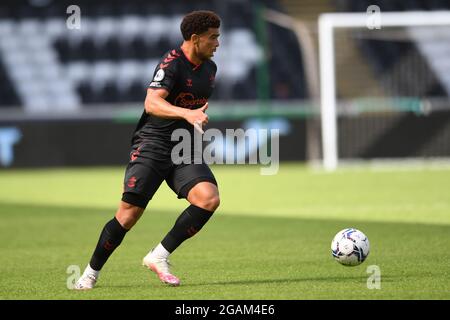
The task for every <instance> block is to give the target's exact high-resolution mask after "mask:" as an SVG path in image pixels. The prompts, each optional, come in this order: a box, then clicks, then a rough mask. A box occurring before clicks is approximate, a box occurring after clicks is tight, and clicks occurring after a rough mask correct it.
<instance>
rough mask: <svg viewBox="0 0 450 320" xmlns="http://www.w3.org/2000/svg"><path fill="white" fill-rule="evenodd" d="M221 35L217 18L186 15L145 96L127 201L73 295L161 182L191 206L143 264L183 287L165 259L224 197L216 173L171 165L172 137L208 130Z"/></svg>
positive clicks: (91, 281)
mask: <svg viewBox="0 0 450 320" xmlns="http://www.w3.org/2000/svg"><path fill="white" fill-rule="evenodd" d="M219 27H220V18H219V17H218V16H217V15H216V14H215V13H214V12H211V11H194V12H191V13H189V14H188V15H186V16H185V17H184V18H183V21H182V22H181V33H182V35H183V39H184V41H183V43H182V45H181V47H180V48H177V49H173V50H170V51H169V52H167V53H166V54H165V55H164V56H163V58H162V59H161V61H160V63H159V64H158V65H157V67H156V69H155V72H154V75H153V80H152V82H151V83H150V86H149V88H148V90H147V96H146V98H145V110H144V112H143V114H142V116H141V119H140V120H139V123H138V125H137V127H136V130H135V132H134V134H133V138H132V151H131V152H130V161H129V163H128V166H127V168H126V172H125V179H124V192H123V195H122V200H121V202H120V205H119V208H118V210H117V213H116V215H115V217H114V218H113V219H112V220H110V221H109V222H107V223H106V225H105V226H104V228H103V230H102V232H101V234H100V239H99V240H98V243H97V246H96V248H95V250H94V253H93V255H92V258H91V260H90V262H89V264H88V266H87V267H86V269H85V271H84V273H83V275H82V276H81V277H80V279H79V280H78V281H77V283H76V284H75V289H78V290H86V289H92V288H93V287H94V285H95V284H96V282H97V280H98V277H99V273H100V270H101V269H102V267H103V265H104V264H105V263H106V261H107V259H108V258H109V256H110V255H111V254H112V253H113V251H114V250H115V249H116V248H117V247H118V246H119V245H120V243H121V242H122V240H123V238H124V237H125V235H126V233H127V232H128V231H129V230H130V229H131V228H132V227H133V226H134V224H135V223H136V222H137V221H138V220H139V218H140V217H141V215H142V214H143V212H144V210H145V208H146V206H147V204H148V202H149V201H150V200H151V199H152V197H153V195H154V194H155V192H156V191H157V190H158V188H159V186H160V185H161V183H162V182H163V181H164V180H165V181H166V183H167V184H168V185H169V187H170V188H171V189H172V190H173V191H174V192H175V193H176V194H177V195H178V198H185V199H187V201H188V202H189V203H190V205H189V206H188V207H187V208H186V209H185V210H184V211H183V212H182V213H181V215H180V216H179V217H178V219H177V220H176V222H175V225H174V226H173V228H172V229H171V230H170V231H169V232H168V233H167V235H166V236H165V237H164V238H163V239H162V241H161V242H160V243H159V244H158V245H157V246H156V247H155V248H154V249H153V250H151V251H150V252H149V253H148V254H147V255H146V256H145V257H144V258H143V262H142V263H143V265H144V266H146V267H148V268H149V269H150V270H152V271H153V272H155V273H156V274H157V276H158V277H159V279H160V280H161V281H162V282H164V283H166V284H169V285H172V286H177V285H179V284H180V280H179V279H178V278H177V277H176V276H174V275H173V274H172V273H171V272H170V268H169V263H168V257H169V255H170V254H171V253H172V252H173V251H174V250H175V249H176V248H177V247H178V246H180V244H181V243H182V242H183V241H185V240H186V239H188V238H190V237H192V236H193V235H194V234H196V233H197V232H198V231H200V229H201V228H202V227H203V226H204V225H205V224H206V222H207V221H208V220H209V219H210V218H211V216H212V214H213V213H214V211H215V210H216V209H217V207H218V206H219V191H218V188H217V182H216V179H215V178H214V175H213V173H212V172H211V170H210V169H209V167H208V166H207V165H206V164H205V163H204V162H203V161H202V162H201V163H197V162H194V159H192V161H191V162H188V163H184V162H185V161H183V163H182V164H174V162H173V161H172V158H171V151H172V148H173V146H174V145H175V144H176V143H177V142H174V141H172V139H171V135H172V132H173V131H174V130H175V129H180V128H182V129H186V130H189V132H190V133H191V137H193V136H194V130H198V131H199V132H202V125H203V124H206V123H207V122H208V116H207V115H206V113H205V111H206V109H207V108H208V98H209V97H210V95H211V93H212V91H213V88H214V79H215V74H216V71H217V66H216V64H215V63H214V62H213V61H211V60H210V59H211V57H213V55H214V52H215V51H216V49H217V47H218V46H219V41H218V38H219ZM185 156H189V155H183V157H185Z"/></svg>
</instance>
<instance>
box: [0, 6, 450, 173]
mask: <svg viewBox="0 0 450 320" xmlns="http://www.w3.org/2000/svg"><path fill="white" fill-rule="evenodd" d="M71 5H76V6H78V8H79V9H80V19H79V21H78V23H79V25H78V27H79V28H77V27H74V25H76V22H77V21H75V20H74V18H73V17H74V16H73V14H74V13H76V11H73V10H74V9H73V8H72V7H70V6H71ZM370 5H376V6H378V8H379V9H380V10H381V12H382V13H383V12H388V11H411V10H414V11H418V10H420V11H436V10H448V9H450V2H448V1H445V0H432V1H427V0H402V1H400V0H385V1H383V0H377V1H375V0H372V1H368V0H252V1H244V0H226V1H222V0H221V1H218V0H217V1H197V0H192V1H181V0H172V1H167V2H162V1H148V0H147V1H144V0H128V1H126V2H125V1H112V0H108V1H105V0H99V1H95V2H93V1H84V0H79V1H76V3H74V2H73V1H70V2H69V1H52V0H19V1H8V0H5V1H2V2H1V4H0V84H1V85H0V167H2V168H7V167H50V166H89V165H117V164H119V165H121V164H125V163H126V162H127V158H128V152H129V146H130V145H129V141H130V137H131V134H132V132H133V130H134V127H135V125H136V122H137V120H138V118H139V116H140V114H141V112H142V108H143V101H144V98H145V95H146V89H147V86H148V84H149V83H150V82H151V79H152V76H153V72H154V69H155V66H156V64H157V62H158V60H159V59H160V57H161V56H162V55H163V54H164V53H165V52H166V51H168V50H170V49H172V48H176V47H178V46H180V44H181V41H182V38H181V35H180V31H179V24H180V22H181V18H182V16H183V15H185V14H186V13H188V12H190V11H193V10H197V9H208V10H214V11H216V12H217V13H218V14H219V15H220V16H221V18H222V27H221V37H220V42H221V46H220V48H219V50H218V52H217V54H216V56H215V57H214V60H215V62H216V63H217V65H218V73H217V76H216V88H215V91H214V94H213V96H212V97H211V99H210V108H209V110H208V112H209V114H210V118H211V121H210V124H209V127H215V128H219V129H221V130H225V128H244V129H246V128H255V127H264V128H268V129H272V128H276V129H279V130H280V159H281V160H282V161H284V160H291V161H292V160H294V161H302V162H309V163H315V162H319V161H320V159H321V158H322V146H321V125H320V115H321V112H320V110H321V109H320V79H319V71H320V64H319V49H320V48H319V45H318V23H317V22H318V17H319V15H320V14H322V13H325V12H360V13H367V8H368V7H369V6H370ZM68 8H69V10H68ZM70 8H72V9H70ZM74 21H75V23H74ZM449 23H450V21H449ZM449 31H450V26H445V25H443V26H434V27H414V26H413V27H411V26H410V27H396V28H390V27H387V28H381V29H372V30H370V29H368V28H367V27H365V26H364V27H357V28H339V29H336V30H335V32H334V36H335V40H334V50H333V53H334V61H335V68H336V75H335V80H336V94H335V96H336V98H337V111H338V115H339V117H338V126H337V142H338V143H337V145H338V157H339V159H343V160H346V159H347V160H348V159H350V160H358V159H411V158H412V159H417V158H419V159H428V158H433V159H434V158H446V157H449V156H450V104H449V95H450V32H449ZM249 152H251V150H250V151H249Z"/></svg>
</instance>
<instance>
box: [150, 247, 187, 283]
mask: <svg viewBox="0 0 450 320" xmlns="http://www.w3.org/2000/svg"><path fill="white" fill-rule="evenodd" d="M142 265H143V266H145V267H147V268H149V269H150V270H152V271H153V272H155V273H156V274H157V275H158V278H159V280H161V281H162V282H163V283H166V284H168V285H170V286H174V287H176V286H179V285H180V280H179V279H178V278H177V277H176V276H174V275H173V274H172V273H171V272H170V263H169V260H167V259H164V258H155V257H152V256H151V254H148V255H146V256H145V257H144V259H142Z"/></svg>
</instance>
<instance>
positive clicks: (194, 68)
mask: <svg viewBox="0 0 450 320" xmlns="http://www.w3.org/2000/svg"><path fill="white" fill-rule="evenodd" d="M180 49H181V51H183V54H184V56H185V57H186V59H187V60H188V61H189V62H190V63H192V64H193V65H194V67H193V68H192V70H194V71H195V70H197V69H198V68H199V67H200V66H201V65H202V63H200V64H196V63H194V62H192V60H191V59H189V57H188V56H187V54H186V52H184V49H183V48H182V47H180Z"/></svg>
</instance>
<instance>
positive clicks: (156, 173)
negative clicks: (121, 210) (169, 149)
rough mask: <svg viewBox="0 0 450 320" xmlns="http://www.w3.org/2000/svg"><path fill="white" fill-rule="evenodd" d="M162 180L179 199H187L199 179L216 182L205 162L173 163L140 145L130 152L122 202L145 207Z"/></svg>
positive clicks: (148, 147) (149, 148)
mask: <svg viewBox="0 0 450 320" xmlns="http://www.w3.org/2000/svg"><path fill="white" fill-rule="evenodd" d="M164 180H165V181H166V183H167V185H168V186H169V187H170V188H171V189H172V190H173V191H174V192H175V193H176V194H177V196H178V198H179V199H181V198H186V197H187V195H188V193H189V191H190V190H191V189H192V188H193V187H194V186H195V185H196V184H197V183H199V182H203V181H207V182H211V183H213V184H215V185H217V182H216V179H215V178H214V174H213V173H212V171H211V169H210V168H209V167H208V165H207V164H205V163H201V164H194V163H189V164H178V165H176V164H174V163H173V162H172V160H171V158H170V156H167V155H166V156H161V154H160V153H158V154H157V153H156V152H155V150H154V148H153V147H152V146H151V145H143V146H140V147H139V148H137V149H134V150H132V151H131V153H130V162H129V163H128V166H127V168H126V171H125V178H124V189H123V190H124V191H123V195H122V201H124V202H127V203H130V204H132V205H135V206H138V207H141V208H146V207H147V204H148V202H149V201H150V200H151V199H152V197H153V195H154V194H155V193H156V191H157V190H158V188H159V186H160V185H161V183H162V182H163V181H164Z"/></svg>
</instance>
